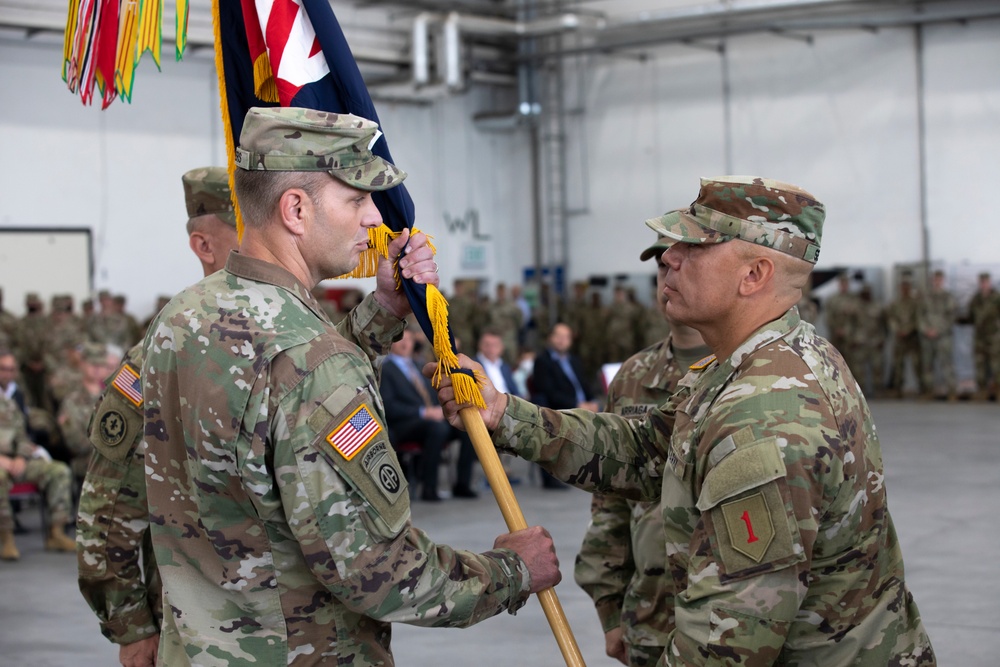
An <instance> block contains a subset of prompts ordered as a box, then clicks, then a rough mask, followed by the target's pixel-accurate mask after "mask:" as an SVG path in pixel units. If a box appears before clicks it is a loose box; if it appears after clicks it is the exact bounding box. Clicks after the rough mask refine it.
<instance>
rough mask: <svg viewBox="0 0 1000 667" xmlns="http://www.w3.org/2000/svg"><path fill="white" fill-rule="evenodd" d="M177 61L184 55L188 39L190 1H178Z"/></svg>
mask: <svg viewBox="0 0 1000 667" xmlns="http://www.w3.org/2000/svg"><path fill="white" fill-rule="evenodd" d="M176 32H177V39H176V40H175V41H176V43H177V60H180V59H181V56H183V55H184V49H185V48H186V47H187V38H188V0H177V24H176Z"/></svg>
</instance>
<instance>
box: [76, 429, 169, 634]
mask: <svg viewBox="0 0 1000 667" xmlns="http://www.w3.org/2000/svg"><path fill="white" fill-rule="evenodd" d="M140 423H141V422H140ZM148 527H149V519H148V510H147V508H146V482H145V478H144V470H143V457H142V454H141V453H139V452H134V453H132V454H131V455H129V456H128V457H127V458H126V460H125V461H124V462H122V463H116V462H114V461H112V460H110V459H108V458H107V457H105V456H103V455H102V454H96V455H95V456H94V457H93V458H92V459H91V461H90V467H89V468H88V470H87V477H86V479H85V480H84V482H83V487H82V489H81V491H80V508H79V512H78V514H77V522H76V531H77V533H76V551H77V565H78V575H77V581H78V583H79V586H80V593H81V594H82V595H83V597H84V599H85V600H86V601H87V604H88V605H90V608H91V609H92V610H93V611H94V613H95V614H96V615H97V618H98V619H99V620H100V623H101V633H102V634H103V635H104V636H105V637H107V638H108V639H110V640H111V641H113V642H114V643H116V644H131V643H133V642H136V641H139V640H140V639H145V638H147V637H152V636H153V635H155V634H156V633H157V632H159V621H158V619H159V617H161V616H162V613H161V610H160V609H159V608H157V607H156V605H157V603H158V600H159V586H160V585H159V578H158V577H157V576H156V575H155V572H156V570H155V567H149V565H152V560H151V559H152V551H151V550H149V549H148V547H146V548H144V544H143V543H144V540H145V539H146V533H147V532H148ZM140 555H141V557H140ZM144 564H145V565H146V566H147V567H146V568H145V571H146V576H145V579H144V576H143V565H144Z"/></svg>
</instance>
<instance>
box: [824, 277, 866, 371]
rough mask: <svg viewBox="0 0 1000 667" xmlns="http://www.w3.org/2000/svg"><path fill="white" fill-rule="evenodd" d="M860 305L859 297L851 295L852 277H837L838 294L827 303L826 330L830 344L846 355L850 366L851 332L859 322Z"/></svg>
mask: <svg viewBox="0 0 1000 667" xmlns="http://www.w3.org/2000/svg"><path fill="white" fill-rule="evenodd" d="M858 305H859V304H858V297H857V295H855V294H853V293H851V277H850V276H849V275H847V274H846V273H841V274H840V275H839V276H837V293H836V294H834V295H833V296H831V297H830V298H829V299H827V301H826V305H825V310H826V328H827V331H828V332H829V334H830V343H831V344H832V345H833V346H834V347H835V348H837V349H838V350H839V351H840V353H841V354H842V355H844V358H845V359H846V360H847V363H848V364H849V365H850V363H851V351H852V350H851V332H852V330H853V329H854V328H855V326H856V325H857V322H858ZM852 368H853V367H852Z"/></svg>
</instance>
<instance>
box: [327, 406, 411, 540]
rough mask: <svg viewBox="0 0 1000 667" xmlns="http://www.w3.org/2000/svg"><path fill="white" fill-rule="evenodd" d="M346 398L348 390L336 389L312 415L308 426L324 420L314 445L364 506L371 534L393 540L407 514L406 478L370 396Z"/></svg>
mask: <svg viewBox="0 0 1000 667" xmlns="http://www.w3.org/2000/svg"><path fill="white" fill-rule="evenodd" d="M349 393H355V392H353V391H352V392H349ZM347 397H348V392H344V391H339V390H338V391H335V392H334V393H333V394H332V395H331V396H330V397H328V399H327V400H325V401H324V402H323V404H322V405H321V406H320V407H319V408H317V411H316V413H314V417H315V418H314V417H310V420H309V421H310V426H314V425H316V426H318V425H320V423H321V422H323V421H325V422H326V423H323V424H322V426H321V428H319V429H317V431H316V433H317V435H316V439H315V440H314V441H313V442H314V444H313V447H315V448H317V449H319V451H320V452H322V453H323V455H324V458H325V459H326V460H327V461H328V462H329V463H330V464H331V465H333V466H334V467H335V468H336V469H337V471H338V472H339V473H340V474H341V475H342V476H343V477H344V478H345V479H346V480H347V481H348V482H349V483H350V485H351V486H352V487H354V489H355V491H356V492H357V493H358V494H359V495H360V496H361V497H362V498H363V499H364V500H365V501H366V502H367V503H368V505H369V512H370V515H371V518H372V519H374V520H376V521H377V522H378V525H375V526H373V527H372V528H373V532H374V533H375V534H378V535H381V536H383V537H386V538H391V537H393V536H395V535H396V534H398V532H399V530H401V529H402V527H403V526H404V525H405V523H406V521H407V520H408V519H409V516H410V504H409V495H408V492H407V489H408V487H407V484H406V478H405V477H404V476H403V471H402V468H401V466H400V465H399V460H398V459H397V458H396V454H395V452H394V451H393V449H392V446H391V445H390V444H389V439H388V437H387V434H386V430H385V428H384V427H383V426H382V424H381V422H380V420H379V417H378V413H377V412H376V410H375V408H374V407H373V405H372V402H371V396H370V395H369V394H367V393H366V392H360V393H356V394H355V395H354V397H353V398H351V399H350V400H345V399H347ZM316 415H319V416H316ZM324 416H325V419H324Z"/></svg>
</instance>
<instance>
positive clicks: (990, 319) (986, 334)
mask: <svg viewBox="0 0 1000 667" xmlns="http://www.w3.org/2000/svg"><path fill="white" fill-rule="evenodd" d="M969 317H970V319H972V331H973V333H974V334H975V337H976V339H981V340H988V339H990V338H992V337H993V336H995V335H997V333H998V330H1000V292H997V291H996V290H990V292H989V294H985V295H984V294H983V293H982V292H976V293H975V295H973V297H972V299H971V300H970V301H969Z"/></svg>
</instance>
